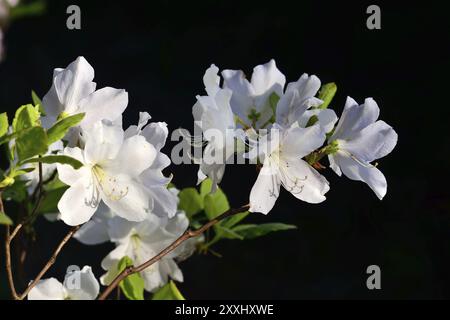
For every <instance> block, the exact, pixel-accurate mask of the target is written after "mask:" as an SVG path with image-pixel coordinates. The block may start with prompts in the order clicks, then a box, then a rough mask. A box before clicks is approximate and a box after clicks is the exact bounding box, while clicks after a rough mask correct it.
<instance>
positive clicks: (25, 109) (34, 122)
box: [12, 104, 41, 132]
mask: <svg viewBox="0 0 450 320" xmlns="http://www.w3.org/2000/svg"><path fill="white" fill-rule="evenodd" d="M40 115H41V114H40V112H39V107H37V106H36V107H35V106H33V105H32V104H27V105H23V106H21V107H20V108H19V109H17V111H16V115H15V117H14V119H13V123H12V127H13V131H14V132H19V131H22V130H24V129H28V128H31V127H35V126H38V125H39V118H40Z"/></svg>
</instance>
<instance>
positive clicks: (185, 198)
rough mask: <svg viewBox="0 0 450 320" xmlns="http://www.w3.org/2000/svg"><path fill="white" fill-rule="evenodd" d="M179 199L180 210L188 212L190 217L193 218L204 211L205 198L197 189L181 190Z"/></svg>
mask: <svg viewBox="0 0 450 320" xmlns="http://www.w3.org/2000/svg"><path fill="white" fill-rule="evenodd" d="M178 198H179V199H180V202H179V204H178V208H179V209H180V210H183V211H184V212H186V214H187V216H188V217H192V216H193V215H195V214H196V213H199V212H200V211H202V210H203V198H202V197H201V196H200V194H199V193H198V191H197V189H195V188H186V189H183V190H181V191H180V193H179V194H178Z"/></svg>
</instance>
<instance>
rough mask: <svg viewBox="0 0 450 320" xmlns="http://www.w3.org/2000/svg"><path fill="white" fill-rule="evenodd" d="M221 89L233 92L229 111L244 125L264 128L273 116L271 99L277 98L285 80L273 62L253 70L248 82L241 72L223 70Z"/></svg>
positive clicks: (281, 91) (280, 94)
mask: <svg viewBox="0 0 450 320" xmlns="http://www.w3.org/2000/svg"><path fill="white" fill-rule="evenodd" d="M222 76H223V78H224V88H228V89H230V90H231V91H232V92H233V95H232V97H231V108H232V110H233V112H234V114H236V115H237V116H238V117H239V119H240V120H241V121H242V122H244V123H245V124H246V125H247V126H249V127H251V126H254V127H255V129H257V128H260V127H262V126H264V125H265V124H266V123H267V122H268V121H269V120H270V119H271V117H272V116H274V114H273V107H274V105H273V101H272V97H273V94H275V95H276V96H278V97H281V96H282V94H283V88H284V85H285V83H286V77H285V76H284V75H283V74H282V73H281V72H280V70H278V68H277V66H276V64H275V60H273V59H272V60H270V61H269V62H268V63H266V64H263V65H258V66H256V67H255V68H254V69H253V74H252V77H251V80H250V81H248V80H247V79H246V78H245V75H244V73H243V72H242V71H241V70H223V71H222Z"/></svg>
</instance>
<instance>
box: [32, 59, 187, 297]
mask: <svg viewBox="0 0 450 320" xmlns="http://www.w3.org/2000/svg"><path fill="white" fill-rule="evenodd" d="M93 79H94V69H93V68H92V67H91V65H90V64H89V63H88V62H87V61H86V60H85V59H84V58H83V57H79V58H77V59H76V60H75V61H74V62H72V63H71V64H69V66H67V68H65V69H55V70H54V74H53V81H52V86H51V88H50V90H49V92H48V93H47V94H46V95H45V96H44V98H43V99H42V104H43V108H44V110H45V113H46V115H45V117H43V118H42V124H43V126H44V127H51V126H52V124H53V123H55V121H56V122H57V121H60V120H63V119H66V118H68V117H70V116H74V115H77V114H80V113H83V114H84V117H83V120H82V121H81V122H80V123H79V124H78V125H76V126H74V127H72V128H71V129H70V130H69V131H68V132H67V134H66V135H65V136H64V137H63V138H62V139H63V140H64V141H65V144H66V145H67V146H66V147H65V148H63V147H62V146H63V144H62V142H61V141H57V142H55V143H54V144H52V146H51V147H50V148H49V151H48V153H47V154H54V153H55V152H56V153H57V154H58V155H64V156H69V157H71V158H73V159H76V160H78V161H79V162H80V163H81V167H80V168H77V169H75V168H74V167H73V166H71V165H69V164H63V163H57V164H52V165H44V166H43V175H44V176H45V177H47V176H51V174H52V172H53V171H54V170H57V173H58V178H59V179H60V180H61V181H62V182H63V183H65V184H66V185H68V186H69V188H68V189H67V190H66V191H65V192H64V194H63V195H62V197H61V199H60V200H59V202H58V210H59V213H58V217H59V218H60V219H61V220H62V221H64V222H65V223H66V224H68V225H71V226H76V225H81V224H84V225H83V227H82V228H81V229H80V230H79V231H78V232H77V233H76V235H75V238H77V239H78V240H79V241H81V242H82V243H84V244H88V245H94V244H99V243H103V242H106V241H111V242H113V243H115V244H116V248H115V249H114V250H113V251H112V252H111V253H110V254H109V255H108V256H107V257H105V259H104V260H103V262H102V267H103V268H104V269H105V271H107V273H106V274H105V275H104V276H103V277H102V278H101V282H102V284H104V285H107V284H109V282H111V281H112V280H113V279H114V277H115V276H116V275H117V274H118V270H117V268H118V264H119V262H120V260H121V259H122V258H124V257H128V258H130V259H131V260H132V262H133V264H135V265H139V264H141V263H143V262H145V261H146V260H148V259H150V258H152V257H153V256H154V255H156V254H157V253H159V252H160V251H161V250H162V249H164V247H165V246H167V245H169V244H170V243H171V242H172V241H174V240H175V239H176V238H177V237H179V236H180V235H181V234H182V233H183V232H184V231H185V230H186V229H187V227H188V225H189V221H188V219H187V217H186V215H185V214H184V212H182V211H177V203H178V197H177V192H176V191H174V190H170V189H168V184H169V182H170V179H171V178H167V177H166V176H164V174H163V172H162V170H163V169H164V168H166V167H167V166H168V165H169V164H170V159H169V158H168V157H167V156H166V155H165V154H163V153H162V152H161V148H162V147H164V145H165V143H166V139H167V135H168V129H167V124H166V123H164V122H151V123H149V120H150V119H151V117H150V115H149V114H148V113H147V112H141V113H140V115H139V122H138V124H137V125H132V126H130V127H128V128H127V129H126V130H124V129H123V128H122V113H123V112H124V110H125V108H126V107H127V104H128V94H127V92H126V91H125V90H120V89H114V88H110V87H105V88H101V89H97V88H96V84H95V82H93ZM33 165H35V164H33ZM24 176H25V178H28V180H29V184H30V185H31V186H33V187H34V186H35V185H36V184H37V181H38V180H39V178H38V173H37V170H35V171H32V172H30V173H27V174H25V175H24ZM30 189H31V188H30ZM192 251H193V246H192V242H187V243H186V244H185V245H183V246H181V247H179V248H178V249H177V250H176V251H174V252H172V253H171V255H168V256H166V257H164V259H162V260H161V261H159V262H158V263H156V264H154V265H153V266H152V267H151V268H148V269H146V270H145V271H144V272H142V274H141V276H142V278H143V279H144V283H145V289H146V290H147V291H150V292H152V291H155V290H156V289H157V288H159V287H161V286H163V285H164V284H165V283H167V281H168V278H169V277H171V278H172V279H174V280H177V281H183V275H182V273H181V270H180V269H179V268H178V267H177V265H176V263H175V261H174V259H175V258H177V259H179V258H181V257H187V256H188V255H189V253H190V252H192ZM46 281H52V283H51V284H50V283H46V284H42V285H41V286H38V287H37V288H35V289H33V290H34V291H35V292H41V291H42V290H44V291H45V290H46V289H45V288H47V287H53V289H54V290H56V289H55V288H54V286H53V285H56V282H55V280H54V279H50V280H46ZM58 286H60V284H59V285H58ZM42 288H44V289H42ZM59 291H61V292H62V290H59V289H58V292H59ZM32 292H33V291H32ZM37 294H38V293H36V294H35V295H37ZM35 295H33V296H35Z"/></svg>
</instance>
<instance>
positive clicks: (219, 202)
mask: <svg viewBox="0 0 450 320" xmlns="http://www.w3.org/2000/svg"><path fill="white" fill-rule="evenodd" d="M204 203H205V213H206V216H207V217H208V219H209V220H212V219H214V218H215V217H217V216H218V215H220V214H222V213H224V212H225V211H227V210H228V209H230V204H229V203H228V199H227V196H226V195H225V193H223V191H222V190H221V189H217V190H216V192H214V193H209V194H207V195H206V196H205V198H204Z"/></svg>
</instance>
